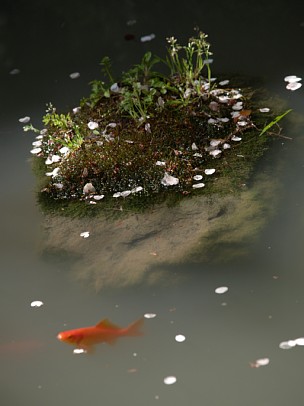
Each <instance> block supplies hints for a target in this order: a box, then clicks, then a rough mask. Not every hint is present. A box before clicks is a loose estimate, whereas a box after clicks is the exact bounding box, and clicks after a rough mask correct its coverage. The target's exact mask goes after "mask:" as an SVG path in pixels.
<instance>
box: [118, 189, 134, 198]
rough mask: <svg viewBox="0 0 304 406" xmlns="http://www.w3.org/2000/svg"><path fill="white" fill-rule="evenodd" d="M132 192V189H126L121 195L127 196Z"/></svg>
mask: <svg viewBox="0 0 304 406" xmlns="http://www.w3.org/2000/svg"><path fill="white" fill-rule="evenodd" d="M131 193H132V192H131V190H125V191H123V192H121V194H120V195H121V196H122V197H127V196H129V195H130V194H131Z"/></svg>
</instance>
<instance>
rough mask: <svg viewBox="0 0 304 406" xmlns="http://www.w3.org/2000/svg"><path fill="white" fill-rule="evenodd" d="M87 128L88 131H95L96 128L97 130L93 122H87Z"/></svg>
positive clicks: (96, 124) (96, 125)
mask: <svg viewBox="0 0 304 406" xmlns="http://www.w3.org/2000/svg"><path fill="white" fill-rule="evenodd" d="M88 127H89V129H90V130H95V129H96V128H98V123H96V122H95V121H89V122H88Z"/></svg>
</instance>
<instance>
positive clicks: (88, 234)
mask: <svg viewBox="0 0 304 406" xmlns="http://www.w3.org/2000/svg"><path fill="white" fill-rule="evenodd" d="M80 237H83V238H88V237H90V232H89V231H84V232H83V233H80Z"/></svg>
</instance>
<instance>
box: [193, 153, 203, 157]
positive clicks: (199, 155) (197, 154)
mask: <svg viewBox="0 0 304 406" xmlns="http://www.w3.org/2000/svg"><path fill="white" fill-rule="evenodd" d="M193 156H195V157H197V158H202V156H203V155H202V154H199V153H198V152H196V153H195V154H193Z"/></svg>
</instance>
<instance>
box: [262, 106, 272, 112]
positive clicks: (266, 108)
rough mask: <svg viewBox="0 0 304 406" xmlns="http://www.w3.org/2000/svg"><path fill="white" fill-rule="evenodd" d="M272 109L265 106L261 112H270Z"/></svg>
mask: <svg viewBox="0 0 304 406" xmlns="http://www.w3.org/2000/svg"><path fill="white" fill-rule="evenodd" d="M269 111H270V109H269V108H268V107H263V108H262V109H260V112H261V113H268V112H269Z"/></svg>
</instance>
